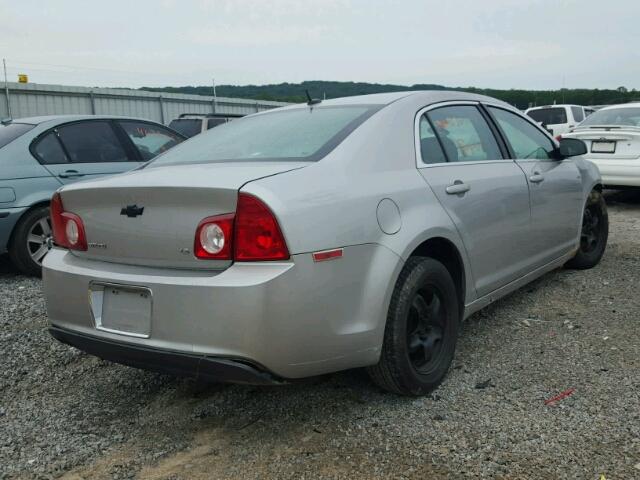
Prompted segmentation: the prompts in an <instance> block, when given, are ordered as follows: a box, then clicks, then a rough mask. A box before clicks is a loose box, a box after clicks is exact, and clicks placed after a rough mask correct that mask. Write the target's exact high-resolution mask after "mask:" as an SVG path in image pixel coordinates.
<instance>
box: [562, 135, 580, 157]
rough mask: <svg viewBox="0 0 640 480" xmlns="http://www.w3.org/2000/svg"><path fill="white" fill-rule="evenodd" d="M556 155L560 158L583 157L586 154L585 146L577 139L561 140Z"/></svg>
mask: <svg viewBox="0 0 640 480" xmlns="http://www.w3.org/2000/svg"><path fill="white" fill-rule="evenodd" d="M558 153H559V154H560V157H561V158H567V157H575V156H577V155H585V154H586V153H587V144H586V143H584V142H583V141H582V140H578V139H577V138H561V139H560V148H558Z"/></svg>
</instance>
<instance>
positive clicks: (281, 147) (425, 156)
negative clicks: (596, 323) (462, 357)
mask: <svg viewBox="0 0 640 480" xmlns="http://www.w3.org/2000/svg"><path fill="white" fill-rule="evenodd" d="M584 153H585V145H584V143H583V142H581V141H580V140H576V139H566V140H562V141H561V142H560V143H557V142H556V141H555V140H553V139H552V138H551V137H550V136H549V135H548V133H547V132H545V131H544V130H542V129H541V128H540V127H538V126H537V125H536V124H535V123H533V122H532V121H531V120H530V119H529V118H527V117H525V116H523V115H522V114H521V113H520V112H518V111H517V110H515V109H513V108H512V107H510V106H509V105H507V104H505V103H502V102H500V101H498V100H495V99H492V98H488V97H484V96H478V95H472V94H466V93H459V92H446V91H440V92H403V93H393V94H379V95H370V96H362V97H351V98H345V99H337V100H328V101H323V102H319V101H317V100H314V101H310V102H309V103H308V104H302V105H296V106H291V107H286V108H283V109H278V110H274V111H270V112H266V113H260V114H256V115H252V116H249V117H245V118H242V119H239V120H236V121H234V122H231V123H228V124H226V125H223V126H220V127H218V128H216V129H215V130H212V131H211V132H209V133H205V134H203V135H201V136H198V137H196V138H194V139H192V140H190V141H188V142H185V143H184V144H182V145H179V146H177V147H175V148H174V149H172V150H171V151H169V152H167V153H165V154H163V155H161V156H159V157H158V158H157V159H155V160H154V161H152V162H150V163H148V164H146V166H144V167H142V168H139V169H137V170H135V171H132V172H129V173H125V174H122V175H118V176H114V177H110V178H104V179H97V180H93V181H88V182H83V183H77V184H73V185H68V186H65V187H63V188H62V189H60V190H59V191H58V192H57V193H56V194H55V195H54V197H53V199H52V203H51V209H52V221H53V229H54V240H55V243H56V245H57V247H56V248H54V249H53V250H52V251H51V253H50V254H49V255H48V256H47V257H46V259H45V262H44V292H45V296H46V302H47V310H48V314H49V319H50V322H51V324H50V332H51V334H52V335H53V336H54V337H55V338H57V339H58V340H60V341H62V342H65V343H68V344H71V345H73V346H76V347H78V348H80V349H82V350H85V351H87V352H89V353H92V354H95V355H97V356H99V357H102V358H105V359H108V360H112V361H115V362H119V363H123V364H127V365H131V366H135V367H141V368H147V369H152V370H160V371H165V372H170V373H175V374H179V375H190V376H195V377H198V378H200V379H205V380H213V381H228V382H241V383H253V384H273V383H282V382H286V381H290V380H293V379H298V378H302V377H308V376H312V375H319V374H324V373H327V372H334V371H338V370H342V369H349V368H355V367H367V368H368V371H369V372H370V374H371V377H372V379H373V380H374V381H375V382H376V383H377V384H378V385H380V386H382V387H383V388H385V389H387V390H389V391H392V392H395V393H398V394H406V395H421V394H425V393H427V392H429V391H430V390H432V389H434V388H435V387H437V385H438V384H439V383H440V382H441V381H442V380H443V378H444V377H445V375H446V372H447V370H448V368H449V366H450V364H451V362H452V359H453V356H454V351H455V347H456V339H457V337H458V332H459V329H460V324H461V322H462V320H463V319H465V318H466V317H468V316H469V315H471V314H472V313H474V312H476V311H478V310H479V309H481V308H483V307H485V306H486V305H488V304H490V303H491V302H494V301H496V300H497V299H499V298H501V297H503V296H504V295H506V294H508V293H509V292H512V291H513V290H515V289H517V288H519V287H521V286H523V285H525V284H527V283H528V282H531V281H532V280H533V279H535V278H537V277H539V276H540V275H543V274H544V273H545V272H548V271H550V270H552V269H555V268H558V267H562V266H563V265H567V266H570V267H573V268H591V267H593V266H595V265H596V264H597V263H598V262H599V261H600V258H601V257H602V255H603V253H604V250H605V247H606V243H607V235H608V221H607V210H606V206H605V203H604V200H603V197H602V195H601V188H602V186H601V181H600V175H599V173H598V170H597V168H596V167H595V166H594V165H593V164H591V163H590V162H588V161H586V160H584V159H582V158H581V157H580V155H583V154H584Z"/></svg>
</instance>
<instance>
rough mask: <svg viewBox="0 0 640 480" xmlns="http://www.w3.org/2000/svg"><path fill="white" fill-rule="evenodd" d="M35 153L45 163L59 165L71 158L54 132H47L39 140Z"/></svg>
mask: <svg viewBox="0 0 640 480" xmlns="http://www.w3.org/2000/svg"><path fill="white" fill-rule="evenodd" d="M33 151H34V153H35V154H36V156H37V157H38V158H39V159H40V162H41V163H43V164H45V165H57V164H60V163H69V159H68V158H67V156H66V155H65V153H64V150H62V146H61V145H60V141H59V140H58V138H57V137H56V134H55V133H54V132H49V133H47V134H46V135H45V136H44V137H42V138H41V139H40V140H38V143H36V145H35V147H34V149H33Z"/></svg>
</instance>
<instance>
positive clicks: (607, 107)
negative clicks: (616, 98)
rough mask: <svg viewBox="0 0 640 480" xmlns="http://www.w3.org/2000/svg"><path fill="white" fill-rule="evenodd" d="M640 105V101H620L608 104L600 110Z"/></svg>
mask: <svg viewBox="0 0 640 480" xmlns="http://www.w3.org/2000/svg"><path fill="white" fill-rule="evenodd" d="M638 107H640V102H631V103H620V104H618V105H607V106H606V107H602V108H601V109H600V110H598V111H599V112H601V111H602V110H611V109H612V108H638Z"/></svg>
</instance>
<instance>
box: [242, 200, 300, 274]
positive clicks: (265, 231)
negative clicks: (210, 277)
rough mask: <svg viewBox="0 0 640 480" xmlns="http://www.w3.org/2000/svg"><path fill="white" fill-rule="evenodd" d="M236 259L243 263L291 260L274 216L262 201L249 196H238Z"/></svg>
mask: <svg viewBox="0 0 640 480" xmlns="http://www.w3.org/2000/svg"><path fill="white" fill-rule="evenodd" d="M234 258H235V259H236V260H237V261H240V262H242V261H245V262H255V261H261V260H286V259H288V258H289V250H288V249H287V244H286V242H285V241H284V236H283V235H282V232H281V231H280V226H279V225H278V221H277V220H276V217H275V216H274V215H273V212H272V211H271V210H270V209H269V207H267V206H266V205H265V204H264V203H263V202H262V201H261V200H259V199H258V198H256V197H254V196H253V195H248V194H246V193H240V195H239V196H238V208H237V211H236V225H235V245H234Z"/></svg>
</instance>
